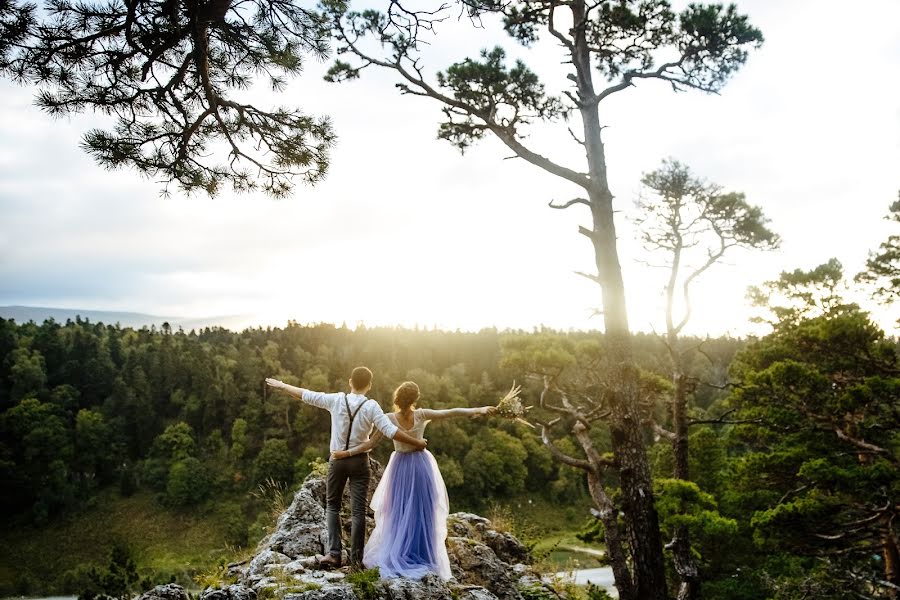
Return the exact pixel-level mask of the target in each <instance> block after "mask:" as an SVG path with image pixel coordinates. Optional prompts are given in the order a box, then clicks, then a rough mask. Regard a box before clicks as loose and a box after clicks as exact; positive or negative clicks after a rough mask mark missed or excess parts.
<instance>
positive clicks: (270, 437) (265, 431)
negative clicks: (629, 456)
mask: <svg viewBox="0 0 900 600" xmlns="http://www.w3.org/2000/svg"><path fill="white" fill-rule="evenodd" d="M811 273H812V272H811ZM788 275H790V274H788ZM810 277H812V278H815V275H814V274H813V275H810ZM805 281H806V282H807V283H809V281H810V280H809V278H807V279H806V280H805ZM815 285H816V284H815V282H813V283H810V284H809V285H808V286H807V287H815ZM794 288H795V291H799V290H796V288H797V286H794ZM829 306H832V305H829ZM792 314H793V313H792ZM686 341H689V342H693V343H695V344H699V345H700V346H701V347H702V349H703V351H702V353H697V354H694V355H692V359H691V361H690V364H688V365H686V366H685V367H684V368H685V369H687V371H688V372H690V373H691V377H692V381H693V382H694V383H695V385H693V386H692V389H691V393H692V394H693V395H692V402H691V408H690V413H689V415H690V417H691V418H692V419H693V420H695V421H697V422H698V423H699V426H698V427H695V428H692V429H691V434H690V437H691V446H690V457H689V460H690V466H691V473H692V475H693V480H692V481H689V482H686V481H681V480H678V479H672V478H671V477H672V470H673V462H672V461H673V453H672V446H671V444H669V443H668V442H667V441H666V440H664V439H663V440H660V439H658V438H657V439H656V442H655V443H654V436H653V435H652V433H651V432H650V430H649V429H648V434H647V435H648V437H647V442H648V444H650V446H651V447H650V456H651V460H652V466H653V472H654V480H655V484H654V487H655V492H656V497H657V498H656V502H657V508H658V510H659V512H660V518H661V527H662V531H663V534H664V535H672V534H673V532H675V531H676V529H677V528H679V527H688V528H689V529H690V532H691V536H692V537H691V539H692V543H693V548H694V550H695V552H696V556H697V557H698V562H699V565H700V569H701V573H703V576H704V580H705V581H706V585H705V587H704V597H709V598H760V599H762V598H769V597H776V598H795V597H800V595H797V594H802V591H803V590H818V591H820V592H821V593H822V595H821V596H820V597H822V598H839V597H843V596H841V595H840V594H842V593H843V591H844V590H846V589H847V586H851V585H852V586H854V587H855V588H856V589H860V590H869V591H870V593H871V595H870V596H867V597H873V598H881V597H888V596H886V595H884V594H883V593H881V592H883V591H884V590H885V589H888V588H884V587H883V588H872V585H873V584H872V582H873V581H888V582H889V580H888V579H886V575H885V572H884V563H883V561H884V558H883V557H884V552H883V551H884V547H885V541H886V540H890V535H891V534H890V531H891V527H895V525H894V524H893V520H892V519H890V514H891V513H890V511H892V510H895V505H894V504H891V503H892V502H894V501H893V498H895V497H896V493H897V489H898V485H900V484H898V478H897V469H896V461H897V453H898V448H900V446H898V444H900V438H898V435H897V428H898V421H900V415H898V414H897V410H896V407H897V406H898V405H900V396H898V390H900V377H898V376H897V366H898V362H897V344H896V341H895V340H890V339H885V338H884V334H883V333H882V332H881V331H880V330H878V328H877V327H875V326H874V325H873V324H872V323H871V322H870V321H869V320H868V318H867V316H866V315H865V313H862V312H861V311H860V310H859V309H858V308H857V307H855V305H852V304H850V303H846V302H842V303H835V304H834V305H833V306H832V308H828V309H818V310H810V311H808V312H806V313H804V316H803V317H802V318H800V319H799V320H797V321H790V322H789V321H784V322H782V323H781V325H780V326H779V327H777V328H776V329H775V330H774V332H773V333H772V334H770V335H769V336H767V337H765V338H762V339H760V340H758V341H753V340H750V341H747V340H737V339H732V338H720V339H705V340H701V339H693V340H691V339H687V340H686ZM635 348H636V352H635V355H636V360H637V362H638V364H639V365H640V369H641V372H642V373H643V375H642V380H643V381H645V382H647V385H646V387H645V391H646V392H647V395H648V397H652V398H655V402H656V406H657V408H656V409H655V410H656V415H657V418H659V419H660V422H661V423H662V424H663V425H666V426H667V425H668V423H667V416H666V414H667V411H666V408H665V402H666V397H667V394H668V393H669V392H670V389H669V387H668V384H667V381H666V380H667V378H668V377H669V375H670V369H671V366H670V363H669V358H668V356H667V353H666V349H665V346H664V344H663V343H662V341H661V339H660V338H659V337H658V336H655V335H643V334H638V335H636V336H635ZM602 351H603V338H602V336H599V341H598V334H597V333H596V332H558V331H551V330H538V331H533V332H522V331H518V332H517V331H506V332H499V331H496V330H492V329H487V330H483V331H480V332H477V333H466V332H446V331H427V330H410V329H399V328H372V329H370V328H364V327H360V328H358V329H356V330H350V329H348V328H346V327H336V326H333V325H324V324H322V325H311V326H303V325H298V324H295V323H290V324H288V326H287V327H285V328H283V329H280V328H276V329H248V330H245V331H243V332H240V333H237V332H231V331H228V330H224V329H206V330H203V331H199V332H198V331H191V332H184V331H180V330H179V331H172V330H171V328H169V327H167V326H164V327H163V328H162V329H160V330H156V329H154V328H151V329H146V328H144V329H140V330H135V329H131V328H121V327H118V326H113V325H103V324H98V323H91V322H87V321H83V320H81V319H77V320H75V321H69V322H67V323H65V324H62V323H56V322H53V321H46V322H44V323H43V324H40V325H38V324H35V323H26V324H17V323H15V322H13V321H7V320H3V321H0V353H2V356H3V357H4V359H3V361H2V363H0V399H2V409H3V410H2V414H0V433H2V438H0V439H2V441H0V477H2V489H3V490H4V493H3V496H2V504H3V514H4V515H5V516H4V521H5V522H6V524H7V525H8V526H23V525H26V524H28V523H33V524H37V525H38V526H40V525H41V524H52V523H53V522H55V521H56V520H58V519H60V518H64V517H65V516H66V515H68V514H72V513H76V512H78V511H79V510H81V507H83V506H85V505H86V504H87V503H89V501H90V498H91V497H92V496H94V495H95V494H97V493H100V492H102V491H104V490H110V489H113V490H115V493H116V494H120V495H123V496H127V495H129V494H133V493H136V492H138V491H141V490H149V491H152V492H153V493H155V494H156V498H157V502H158V503H159V505H160V507H161V510H169V511H176V512H177V511H184V510H193V509H192V507H197V506H211V505H215V504H217V503H222V502H225V499H226V498H233V497H248V496H249V495H251V493H252V492H253V491H254V490H255V489H256V486H257V485H258V484H259V483H260V482H262V481H265V480H275V481H280V482H282V483H283V484H284V485H295V484H298V483H299V481H300V480H301V479H302V478H303V477H304V476H305V475H306V474H307V473H308V472H309V470H310V468H311V467H310V463H312V462H314V461H315V460H316V459H322V458H324V457H326V456H327V446H328V439H327V432H328V416H327V414H325V413H323V412H322V411H319V410H317V409H314V408H311V407H308V406H305V405H302V404H300V403H298V402H296V401H293V400H291V399H289V398H288V397H287V396H284V395H274V394H269V393H267V392H266V391H265V389H264V387H263V385H262V382H263V379H264V377H266V376H269V375H277V376H280V377H282V378H284V379H285V380H286V381H290V382H292V383H296V384H303V385H304V386H308V387H311V388H317V389H323V390H340V389H345V387H346V379H347V374H348V373H349V370H350V369H351V368H352V367H353V366H355V365H357V364H367V365H369V366H370V367H371V368H372V369H373V370H374V371H375V374H376V377H375V386H374V388H373V391H372V393H371V396H372V397H374V398H376V399H378V400H379V401H380V403H381V404H382V406H383V407H384V408H385V409H389V408H390V407H389V398H390V394H391V391H392V389H393V387H394V386H395V385H396V384H398V383H399V382H401V381H403V380H406V379H412V380H414V381H416V382H417V383H418V384H419V385H420V386H421V388H422V391H423V397H422V403H423V405H426V406H431V407H440V408H443V407H452V406H477V405H485V404H489V403H494V402H496V401H497V400H498V399H499V398H500V397H501V396H502V395H503V393H504V392H505V390H506V389H507V386H508V385H509V384H510V382H511V381H512V380H513V379H516V378H521V377H522V376H523V375H524V373H525V372H526V371H528V370H530V369H531V368H532V367H529V366H528V364H526V363H528V361H531V363H532V365H533V364H534V361H539V362H543V363H544V364H549V363H554V362H555V363H557V364H561V363H568V362H570V361H572V360H576V361H577V360H584V359H585V357H590V356H591V355H592V353H597V352H602ZM828 382H833V383H828ZM525 385H526V391H525V397H526V400H527V401H528V402H529V403H536V402H537V399H538V397H539V396H540V393H541V390H542V384H541V382H540V381H539V380H535V379H527V380H526V381H525ZM834 385H840V386H842V387H841V389H842V391H841V394H840V395H839V396H837V397H836V398H835V400H828V399H827V397H822V398H821V399H818V398H817V397H816V396H814V395H813V394H819V395H821V394H825V395H826V396H828V395H830V394H832V392H830V391H829V390H833V389H835V388H834ZM798 386H803V387H802V388H801V389H799V390H798ZM788 390H789V391H788ZM804 390H809V393H807V391H804ZM785 393H788V394H789V395H788V396H785V395H784V394H785ZM835 402H836V404H835ZM795 409H796V410H795ZM854 415H855V416H854ZM535 416H536V417H538V416H539V415H537V414H536V415H535ZM704 422H705V424H704ZM848 427H849V428H850V429H848ZM839 431H840V433H838V432H839ZM592 436H594V438H595V444H596V447H597V449H598V450H599V451H600V452H603V453H609V451H610V449H611V448H610V440H609V438H608V435H607V434H606V432H604V431H602V430H600V429H599V428H596V429H595V430H594V431H593V432H592ZM428 437H429V447H430V449H431V450H432V452H434V454H435V455H436V457H437V458H438V461H439V464H440V466H441V470H442V472H443V474H444V478H445V480H446V482H447V485H448V487H449V489H450V494H451V498H452V502H453V503H454V505H455V506H456V507H457V508H470V507H471V508H484V507H485V506H486V505H487V504H489V503H490V502H492V501H503V500H510V499H515V498H523V497H532V498H543V499H544V500H545V501H548V502H551V503H552V504H553V505H555V506H557V507H558V509H559V510H560V511H563V509H565V508H566V507H573V508H574V509H575V510H576V511H577V519H578V521H581V520H582V519H584V520H586V521H587V525H588V529H587V530H586V532H585V534H584V535H585V539H588V540H592V539H593V540H601V541H602V539H603V527H602V526H600V525H599V523H600V522H599V521H596V520H594V519H593V518H592V517H590V516H589V513H588V510H587V509H588V507H589V506H590V502H589V499H588V491H587V489H586V484H585V479H584V475H583V473H582V472H581V471H580V470H578V469H576V468H573V467H571V466H568V465H565V464H560V463H559V462H555V461H553V460H552V457H551V454H550V451H549V450H548V448H547V447H546V446H545V445H543V444H542V443H541V440H540V437H539V436H538V435H537V434H536V433H535V431H533V430H531V429H529V428H528V427H526V426H524V425H521V424H515V423H512V422H507V421H503V420H499V419H491V420H488V421H487V422H484V421H480V420H473V421H453V422H448V423H443V424H440V425H436V426H435V427H434V428H433V429H430V430H429V436H428ZM554 443H555V444H556V447H557V448H558V449H560V450H561V451H563V452H568V453H572V452H574V450H575V447H574V446H573V445H572V442H571V441H570V440H568V439H565V438H560V439H556V440H554ZM860 444H862V446H861V445H860ZM389 451H390V447H389V445H388V444H382V445H381V446H380V447H379V448H378V449H377V450H376V451H375V453H374V455H375V457H376V458H377V459H379V460H382V461H384V460H385V459H386V457H387V454H388V453H389ZM10 490H16V492H15V493H10ZM554 510H556V509H554ZM255 518H256V515H255V514H253V513H252V511H250V512H248V511H247V510H246V509H243V510H241V509H239V510H236V511H233V514H231V522H230V524H229V528H228V531H229V533H228V535H229V540H228V542H229V543H232V544H237V545H242V544H252V543H253V542H254V541H255V540H254V535H255V534H254V531H258V527H257V528H256V529H254V520H255ZM862 521H864V522H865V526H864V527H863V528H860V527H859V526H857V525H855V524H856V523H859V522H862ZM879 524H881V525H879ZM30 526H32V525H30ZM885 527H887V529H885ZM894 531H895V530H894ZM893 535H896V533H894V534H893ZM885 536H887V537H885ZM763 550H765V552H764V553H763V552H762V551H763ZM53 585H61V584H60V583H59V582H57V583H56V584H52V583H51V584H49V586H50V587H48V589H59V588H53V587H52V586H53ZM4 589H8V590H11V589H13V588H12V582H5V583H4ZM773 594H775V595H774V596H773ZM828 594H831V595H828ZM879 594H881V595H879Z"/></svg>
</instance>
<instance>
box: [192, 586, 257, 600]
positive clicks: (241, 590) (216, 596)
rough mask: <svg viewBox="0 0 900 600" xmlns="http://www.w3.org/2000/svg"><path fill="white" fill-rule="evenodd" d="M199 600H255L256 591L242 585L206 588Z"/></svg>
mask: <svg viewBox="0 0 900 600" xmlns="http://www.w3.org/2000/svg"><path fill="white" fill-rule="evenodd" d="M200 600H256V591H255V590H254V589H252V588H249V587H246V586H243V585H229V586H228V587H226V588H222V589H212V588H207V589H206V590H204V591H203V593H202V594H200Z"/></svg>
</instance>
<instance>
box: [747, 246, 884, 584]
mask: <svg viewBox="0 0 900 600" xmlns="http://www.w3.org/2000/svg"><path fill="white" fill-rule="evenodd" d="M841 275H842V274H841V265H840V263H838V262H837V261H835V260H832V261H830V262H829V263H826V264H825V265H821V266H820V267H818V268H816V269H812V270H809V271H800V270H798V271H794V272H788V273H783V274H782V276H781V278H780V279H779V280H777V281H773V282H769V283H768V284H766V285H764V286H762V287H760V288H759V289H758V293H757V295H756V297H757V299H758V300H759V301H760V302H763V303H765V304H764V305H765V307H766V308H768V309H770V310H771V311H772V312H773V313H775V314H777V315H782V317H781V318H779V319H778V320H777V322H776V327H775V328H774V330H773V332H772V333H771V334H770V335H768V336H766V337H764V338H762V339H761V340H759V341H758V342H757V343H755V344H753V345H752V346H750V347H749V348H748V349H747V350H745V351H744V352H742V353H741V354H739V355H738V357H737V359H736V361H735V363H734V365H733V373H734V376H735V379H736V380H737V381H738V382H739V383H740V385H739V387H737V388H736V389H735V392H734V395H733V397H732V399H731V402H732V403H733V406H734V407H735V408H737V409H738V410H739V413H738V414H739V415H740V416H741V417H744V418H746V419H749V420H753V421H754V422H755V424H753V425H749V424H748V425H743V426H740V427H739V428H738V429H736V431H735V436H734V437H735V440H736V442H737V444H738V445H739V447H740V448H741V449H742V450H743V452H742V454H743V455H742V456H741V457H740V458H739V459H738V460H737V461H736V464H735V467H734V469H733V472H734V473H735V478H734V481H733V482H732V489H733V490H734V492H733V493H734V495H735V496H736V498H737V500H736V501H735V502H733V503H734V504H736V505H740V506H743V507H745V509H748V508H749V509H750V512H751V514H750V515H747V517H749V518H748V520H749V522H750V524H751V526H752V527H753V530H754V538H755V540H756V541H757V542H758V543H759V544H760V545H761V546H762V547H763V548H764V549H766V550H768V551H780V552H786V553H788V554H792V555H798V556H803V557H810V558H812V559H813V560H814V561H815V563H814V564H815V565H816V567H817V569H816V570H817V571H819V572H821V573H825V574H826V576H827V578H828V579H829V580H831V582H832V584H833V583H834V582H839V585H838V586H836V587H838V588H839V592H838V593H836V594H835V595H828V594H820V595H818V596H817V597H822V598H825V597H827V598H839V597H840V598H847V597H851V596H852V597H864V598H892V599H893V598H897V597H898V593H900V536H898V532H897V520H898V519H897V516H898V502H897V500H898V499H897V495H898V493H900V478H898V473H900V468H898V467H900V450H898V431H900V410H898V407H900V376H898V374H900V368H898V366H900V360H898V355H897V348H896V344H895V343H894V342H893V341H891V340H887V339H885V336H884V332H883V331H881V330H880V329H879V328H878V327H877V326H876V325H875V324H874V323H872V322H871V320H870V319H869V316H868V315H867V314H866V313H864V312H863V311H861V310H860V308H859V307H858V306H856V305H855V304H851V303H847V302H843V301H842V300H841V299H840V291H839V284H840V283H841V282H842V277H841ZM823 298H825V299H827V301H825V302H822V301H821V300H822V299H823ZM800 309H802V310H800ZM798 314H799V315H800V316H799V317H797V315H798ZM878 554H880V557H878ZM873 557H874V558H873ZM878 558H880V560H878ZM832 587H835V586H833V585H832Z"/></svg>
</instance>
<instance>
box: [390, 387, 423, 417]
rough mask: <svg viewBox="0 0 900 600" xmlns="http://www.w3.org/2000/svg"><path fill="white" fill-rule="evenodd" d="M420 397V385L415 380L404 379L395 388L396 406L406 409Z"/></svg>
mask: <svg viewBox="0 0 900 600" xmlns="http://www.w3.org/2000/svg"><path fill="white" fill-rule="evenodd" d="M418 399H419V386H417V385H416V384H415V382H413V381H404V382H403V383H401V384H400V386H399V387H398V388H397V389H396V390H394V406H395V407H396V408H399V409H400V410H406V409H407V408H409V407H410V406H412V405H413V404H415V403H416V400H418Z"/></svg>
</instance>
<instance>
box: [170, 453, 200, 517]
mask: <svg viewBox="0 0 900 600" xmlns="http://www.w3.org/2000/svg"><path fill="white" fill-rule="evenodd" d="M209 487H210V486H209V474H208V473H207V471H206V467H205V466H204V465H203V463H201V462H200V461H199V460H198V459H196V458H194V457H188V458H185V459H184V460H179V461H178V462H175V463H173V464H172V466H171V467H170V468H169V477H168V481H167V483H166V502H167V504H169V505H171V506H191V505H194V504H197V503H199V502H201V501H202V500H204V499H205V498H206V497H207V495H209Z"/></svg>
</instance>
